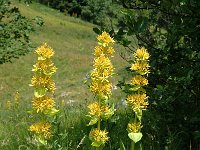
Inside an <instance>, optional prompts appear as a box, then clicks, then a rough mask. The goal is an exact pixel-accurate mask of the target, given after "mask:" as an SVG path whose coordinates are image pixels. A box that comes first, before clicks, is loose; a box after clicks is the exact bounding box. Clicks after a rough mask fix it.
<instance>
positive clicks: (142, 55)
mask: <svg viewBox="0 0 200 150" xmlns="http://www.w3.org/2000/svg"><path fill="white" fill-rule="evenodd" d="M133 56H134V57H135V58H136V59H139V60H148V59H149V56H150V55H149V53H148V52H147V50H146V49H145V48H144V47H141V48H138V49H137V50H136V51H135V53H134V54H133Z"/></svg>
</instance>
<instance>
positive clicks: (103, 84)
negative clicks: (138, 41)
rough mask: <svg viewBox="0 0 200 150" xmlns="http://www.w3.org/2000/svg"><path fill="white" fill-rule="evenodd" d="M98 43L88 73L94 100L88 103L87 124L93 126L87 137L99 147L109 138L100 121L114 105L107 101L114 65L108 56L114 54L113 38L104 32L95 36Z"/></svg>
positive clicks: (104, 118) (107, 115)
mask: <svg viewBox="0 0 200 150" xmlns="http://www.w3.org/2000/svg"><path fill="white" fill-rule="evenodd" d="M97 40H98V45H97V46H96V47H95V49H94V64H93V67H94V68H93V70H92V71H91V73H90V79H91V84H90V86H89V87H90V90H91V92H92V93H93V94H94V102H93V103H92V104H89V106H88V109H89V113H88V115H87V116H88V117H89V118H90V122H89V124H88V125H89V126H90V125H91V126H93V127H92V129H91V131H90V134H89V138H90V140H91V141H92V144H91V145H92V146H93V147H96V149H99V147H103V146H104V145H105V143H106V142H107V141H108V140H109V137H108V132H107V131H106V129H102V127H101V122H102V121H105V120H107V119H109V118H110V117H111V116H112V115H113V114H114V106H112V107H111V106H109V105H108V101H109V99H110V96H111V94H112V83H111V81H110V80H109V79H110V78H111V76H112V75H113V70H114V67H113V65H112V63H111V60H110V57H112V56H113V54H114V49H113V47H112V45H113V43H114V40H113V39H112V38H111V37H110V35H109V34H108V33H106V32H103V33H102V34H101V35H99V36H98V37H97Z"/></svg>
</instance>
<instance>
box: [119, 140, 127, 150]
mask: <svg viewBox="0 0 200 150" xmlns="http://www.w3.org/2000/svg"><path fill="white" fill-rule="evenodd" d="M119 144H120V150H126V148H125V146H124V143H123V142H122V140H120V143H119Z"/></svg>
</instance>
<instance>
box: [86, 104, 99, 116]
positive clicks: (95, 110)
mask: <svg viewBox="0 0 200 150" xmlns="http://www.w3.org/2000/svg"><path fill="white" fill-rule="evenodd" d="M88 108H89V110H90V112H89V114H90V115H92V116H97V117H100V116H101V113H102V112H101V105H100V104H99V103H98V102H95V103H92V104H90V105H88Z"/></svg>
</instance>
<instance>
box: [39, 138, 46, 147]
mask: <svg viewBox="0 0 200 150" xmlns="http://www.w3.org/2000/svg"><path fill="white" fill-rule="evenodd" d="M38 141H39V143H40V144H42V145H47V140H45V139H41V138H38Z"/></svg>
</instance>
